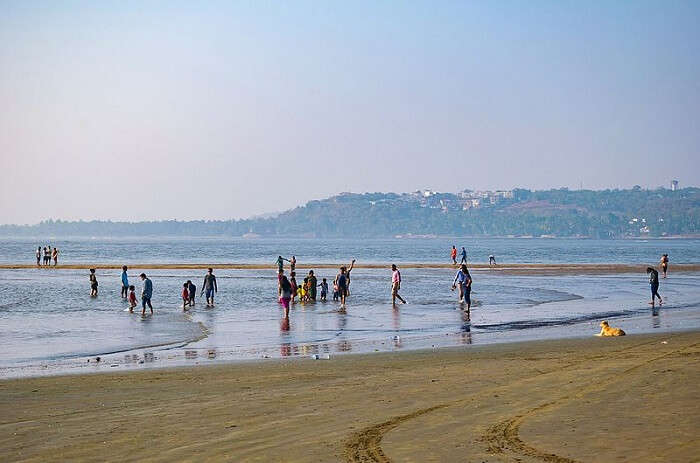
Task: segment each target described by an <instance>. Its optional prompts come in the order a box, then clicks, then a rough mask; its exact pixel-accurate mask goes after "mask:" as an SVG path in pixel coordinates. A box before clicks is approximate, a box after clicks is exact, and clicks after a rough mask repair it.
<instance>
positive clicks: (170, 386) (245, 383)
mask: <svg viewBox="0 0 700 463" xmlns="http://www.w3.org/2000/svg"><path fill="white" fill-rule="evenodd" d="M699 383H700V332H686V333H673V334H668V333H666V334H662V335H656V334H655V335H638V336H626V337H622V338H596V337H591V338H587V339H573V340H556V341H537V342H529V343H520V344H502V345H491V346H484V347H468V348H459V349H450V350H435V351H428V352H408V353H382V354H370V355H348V356H341V357H332V358H331V360H318V361H314V360H310V359H297V360H291V361H275V360H269V361H262V362H251V363H239V364H228V365H216V366H202V367H194V368H179V369H157V370H144V371H137V372H130V373H106V374H93V375H82V376H62V377H43V378H32V379H21V380H7V381H0V411H1V413H0V449H2V450H1V451H0V452H1V453H0V456H2V460H3V461H17V460H22V461H104V460H109V461H164V462H165V461H182V460H186V461H204V460H212V461H265V462H268V461H303V462H307V461H329V462H335V461H421V462H423V461H469V462H472V461H475V462H482V461H487V462H501V461H503V462H506V461H525V462H527V461H550V462H571V461H590V462H594V461H635V462H640V461H663V462H673V461H679V462H680V461H683V462H685V461H693V460H696V459H697V458H698V455H700V431H699V429H700V427H698V417H700V401H699V400H698V384H699Z"/></svg>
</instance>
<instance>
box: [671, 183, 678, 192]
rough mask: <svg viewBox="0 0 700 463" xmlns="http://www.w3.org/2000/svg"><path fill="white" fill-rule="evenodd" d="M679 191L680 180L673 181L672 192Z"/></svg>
mask: <svg viewBox="0 0 700 463" xmlns="http://www.w3.org/2000/svg"><path fill="white" fill-rule="evenodd" d="M677 189H678V180H671V191H676V190H677Z"/></svg>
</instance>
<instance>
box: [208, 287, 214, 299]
mask: <svg viewBox="0 0 700 463" xmlns="http://www.w3.org/2000/svg"><path fill="white" fill-rule="evenodd" d="M213 297H214V288H208V289H207V299H211V298H213Z"/></svg>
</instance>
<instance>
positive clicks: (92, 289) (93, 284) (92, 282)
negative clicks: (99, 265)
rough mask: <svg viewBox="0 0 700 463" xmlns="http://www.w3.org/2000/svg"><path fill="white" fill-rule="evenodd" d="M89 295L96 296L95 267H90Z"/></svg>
mask: <svg viewBox="0 0 700 463" xmlns="http://www.w3.org/2000/svg"><path fill="white" fill-rule="evenodd" d="M90 297H97V276H96V275H95V269H94V268H91V269H90Z"/></svg>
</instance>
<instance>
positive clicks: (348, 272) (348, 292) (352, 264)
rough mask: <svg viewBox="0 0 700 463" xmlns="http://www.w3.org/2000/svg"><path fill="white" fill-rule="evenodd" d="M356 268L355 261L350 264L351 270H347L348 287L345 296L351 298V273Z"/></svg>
mask: <svg viewBox="0 0 700 463" xmlns="http://www.w3.org/2000/svg"><path fill="white" fill-rule="evenodd" d="M354 268H355V259H353V260H352V261H351V262H350V268H346V269H345V278H346V283H347V285H346V286H345V295H346V296H349V295H350V272H352V269H354Z"/></svg>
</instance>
